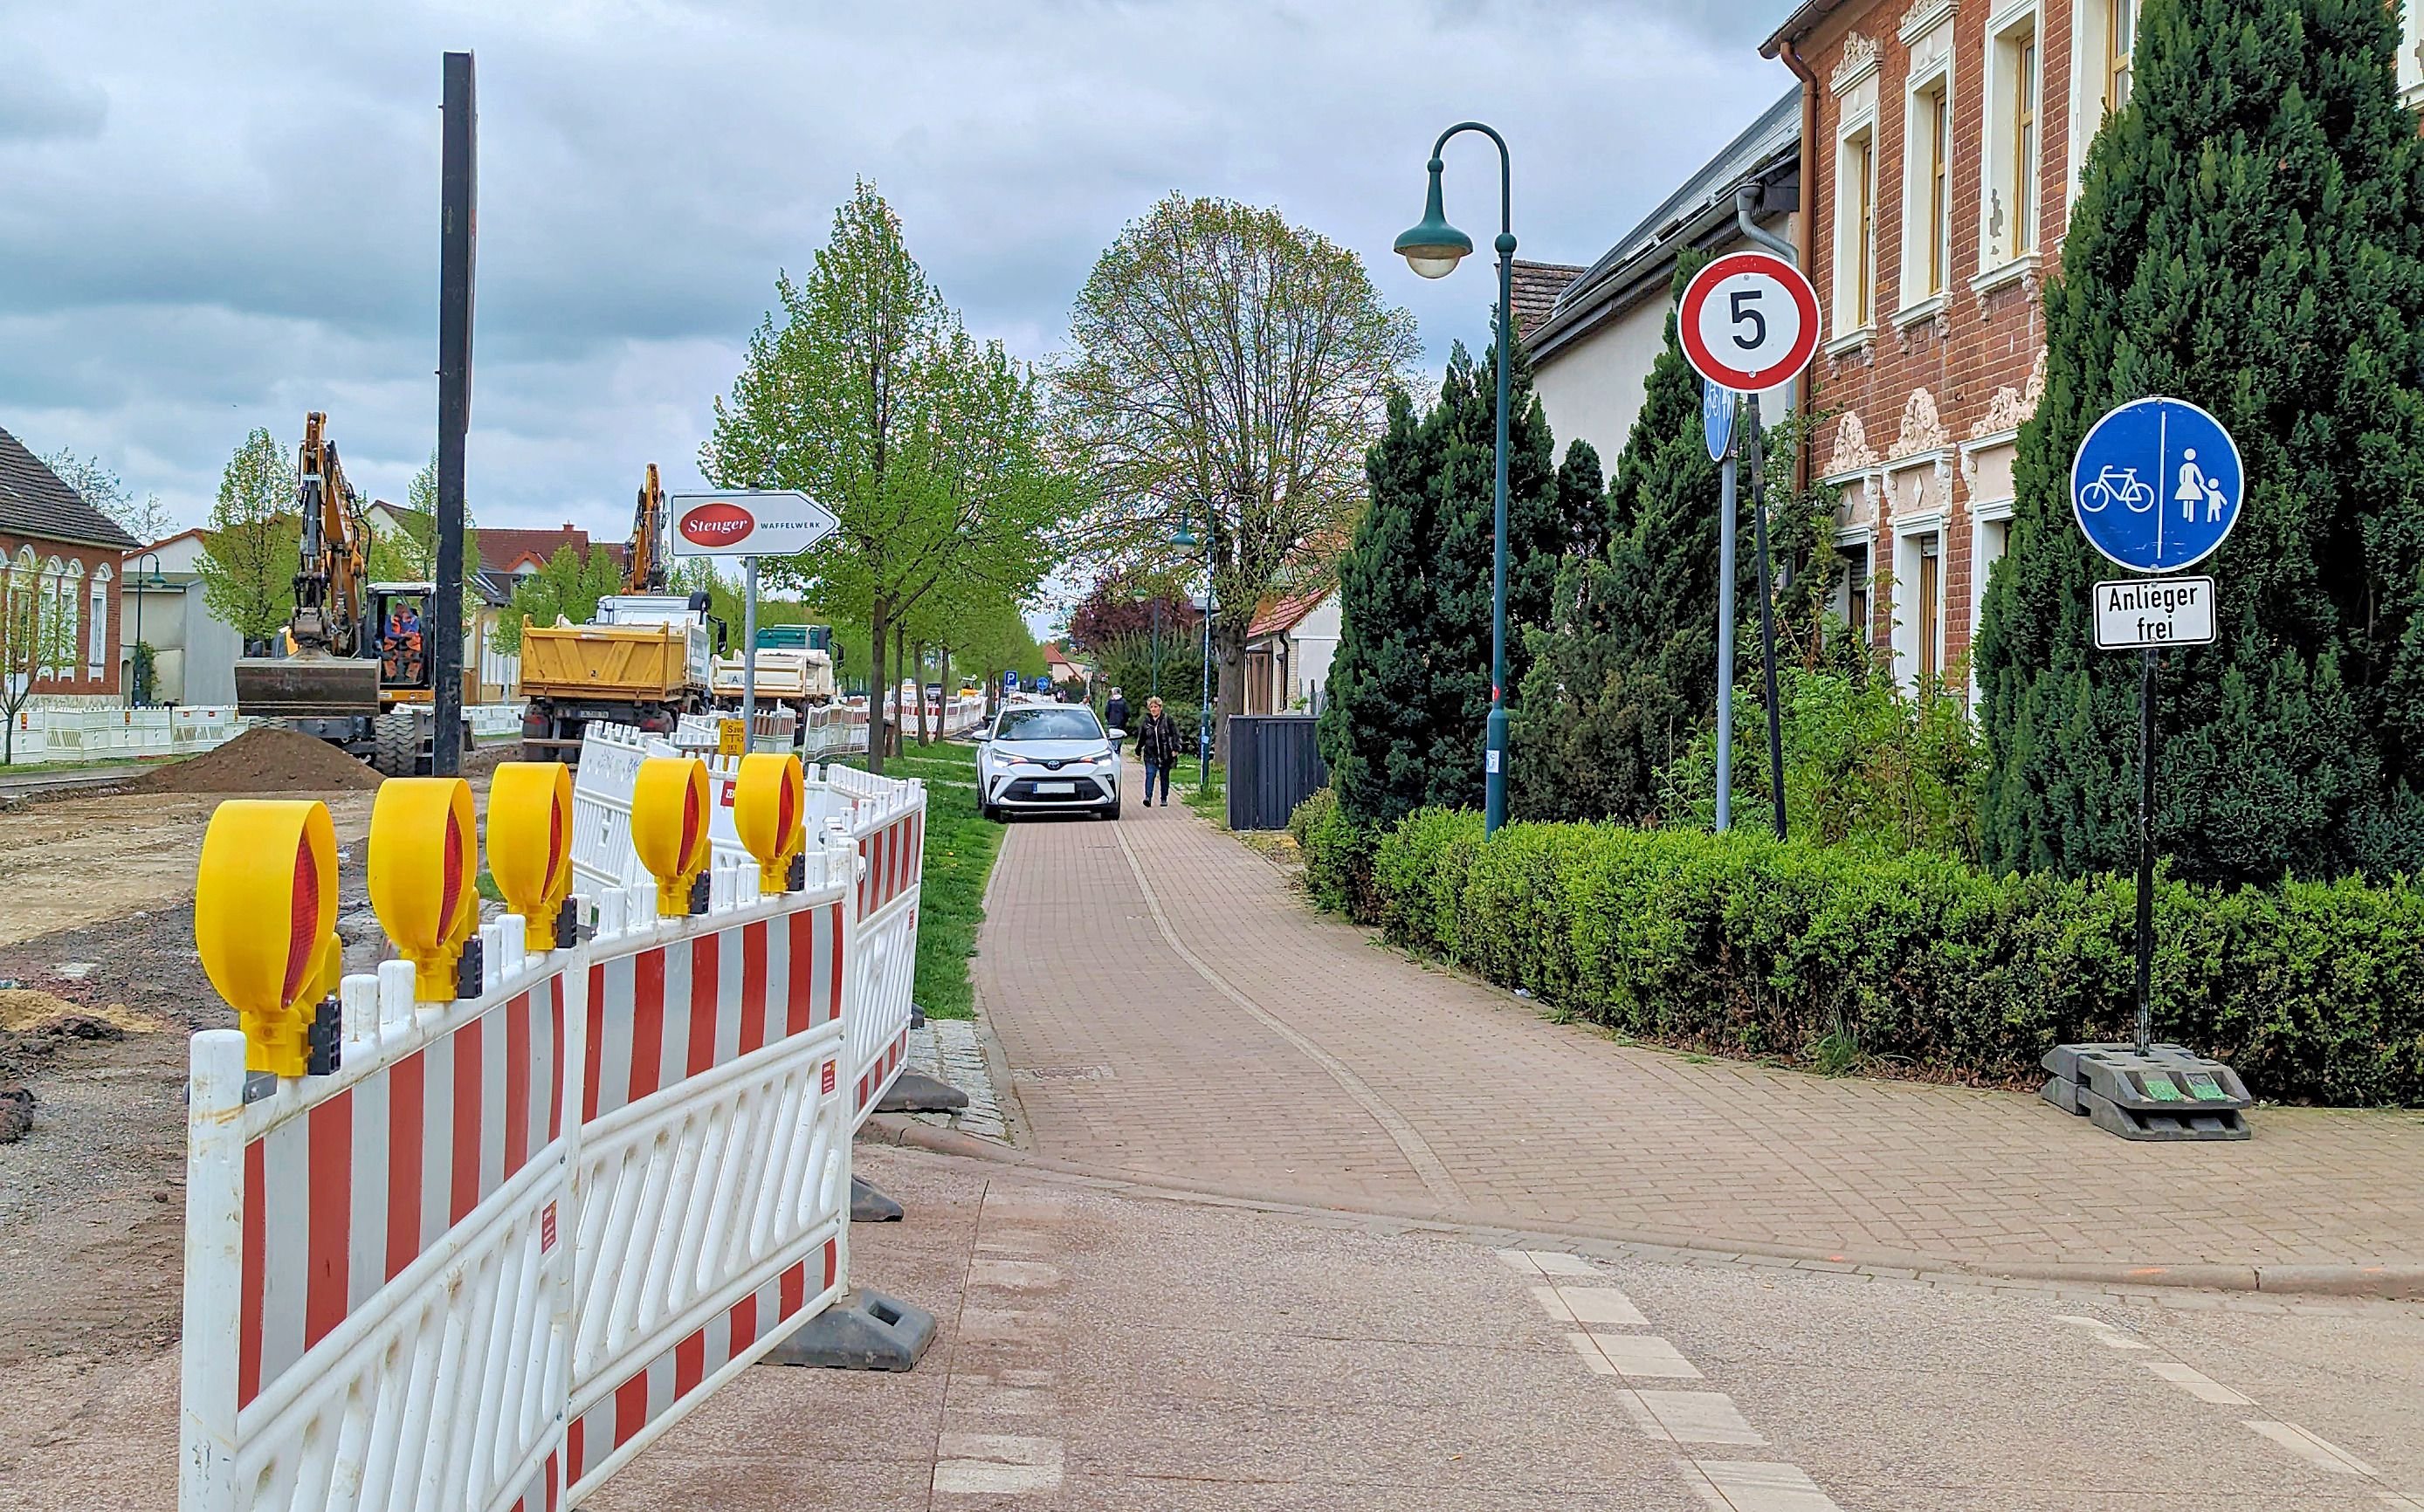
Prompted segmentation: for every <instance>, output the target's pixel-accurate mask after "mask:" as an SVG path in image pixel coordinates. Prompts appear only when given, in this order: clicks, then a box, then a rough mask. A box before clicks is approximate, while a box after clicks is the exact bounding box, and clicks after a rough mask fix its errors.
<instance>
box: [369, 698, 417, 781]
mask: <svg viewBox="0 0 2424 1512" xmlns="http://www.w3.org/2000/svg"><path fill="white" fill-rule="evenodd" d="M420 762H421V727H420V723H419V722H418V721H417V720H415V719H414V718H413V717H412V710H411V709H408V708H391V709H389V710H388V711H387V712H386V713H384V714H381V715H380V716H379V717H378V718H376V719H375V720H373V721H371V770H372V771H374V772H377V773H378V774H379V775H380V776H382V777H409V776H411V775H412V772H413V768H414V767H416V766H418V765H419V764H420Z"/></svg>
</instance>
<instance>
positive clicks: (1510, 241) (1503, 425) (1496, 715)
mask: <svg viewBox="0 0 2424 1512" xmlns="http://www.w3.org/2000/svg"><path fill="white" fill-rule="evenodd" d="M1499 171H1500V173H1501V174H1502V175H1503V174H1505V173H1507V158H1506V155H1505V152H1504V151H1503V150H1502V151H1501V153H1500V155H1499ZM1501 186H1502V188H1503V187H1505V185H1504V184H1503V183H1502V185H1501ZM1502 198H1504V197H1503V196H1502ZM1502 224H1504V223H1503V222H1502ZM1496 245H1497V247H1498V437H1497V451H1498V457H1497V482H1496V485H1495V487H1494V490H1493V491H1494V493H1495V496H1496V497H1495V501H1494V502H1495V505H1496V521H1495V525H1494V527H1493V531H1492V535H1491V548H1490V722H1489V725H1488V728H1487V731H1486V733H1485V736H1484V740H1483V742H1482V743H1483V746H1484V748H1485V750H1486V752H1487V755H1486V756H1484V757H1483V758H1482V759H1483V773H1482V777H1483V781H1482V810H1481V833H1482V835H1483V836H1485V837H1486V836H1492V835H1495V834H1497V833H1498V831H1499V827H1500V826H1501V825H1504V824H1505V823H1506V822H1507V371H1508V365H1509V362H1510V361H1511V359H1512V354H1511V353H1510V352H1509V351H1508V348H1509V347H1511V346H1513V345H1514V344H1515V321H1514V310H1515V233H1514V231H1512V230H1511V229H1510V230H1502V231H1499V233H1498V241H1497V244H1496Z"/></svg>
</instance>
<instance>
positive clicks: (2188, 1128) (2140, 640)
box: [2039, 396, 2253, 1140]
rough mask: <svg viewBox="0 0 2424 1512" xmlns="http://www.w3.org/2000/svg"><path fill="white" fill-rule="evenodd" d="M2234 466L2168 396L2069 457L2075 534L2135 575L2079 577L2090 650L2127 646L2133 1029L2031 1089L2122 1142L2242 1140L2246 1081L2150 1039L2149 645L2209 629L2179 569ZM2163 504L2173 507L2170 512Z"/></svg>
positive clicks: (2228, 486) (2152, 667)
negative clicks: (2132, 787)
mask: <svg viewBox="0 0 2424 1512" xmlns="http://www.w3.org/2000/svg"><path fill="white" fill-rule="evenodd" d="M2245 489H2246V472H2245V466H2244V462H2243V460H2242V459H2241V456H2240V453H2239V443H2238V442H2237V441H2235V440H2233V439H2232V438H2231V436H2230V433H2229V432H2228V431H2227V430H2226V429H2225V428H2224V426H2223V424H2222V422H2220V421H2218V420H2216V419H2215V418H2214V417H2213V416H2211V415H2209V414H2208V413H2206V412H2205V411H2204V410H2202V409H2200V408H2198V407H2197V406H2194V405H2192V404H2189V403H2187V402H2186V401H2184V400H2179V399H2167V398H2162V397H2160V396H2149V397H2147V398H2144V399H2132V400H2129V402H2127V403H2125V404H2121V405H2117V406H2113V409H2111V410H2110V411H2108V412H2107V413H2106V414H2105V415H2103V416H2102V417H2101V418H2100V419H2098V420H2097V422H2096V423H2095V424H2094V425H2092V426H2090V427H2088V431H2087V435H2086V436H2085V437H2084V438H2081V441H2080V443H2079V452H2078V454H2077V455H2076V456H2074V457H2073V458H2072V460H2071V466H2070V504H2071V513H2072V517H2074V518H2075V519H2076V520H2077V521H2078V524H2079V529H2080V533H2081V534H2082V535H2084V536H2086V537H2087V543H2088V545H2090V546H2092V547H2094V548H2095V549H2096V550H2097V552H2098V553H2099V554H2100V555H2102V556H2103V557H2104V558H2105V559H2106V560H2107V561H2109V562H2111V563H2112V564H2113V565H2115V566H2117V567H2120V568H2122V569H2124V570H2125V571H2128V572H2130V573H2135V574H2139V575H2140V576H2136V577H2131V578H2122V579H2113V580H2110V581H2103V582H2097V583H2092V584H2090V585H2089V587H2088V595H2089V602H2088V610H2089V616H2088V617H2089V621H2090V623H2091V624H2092V625H2093V627H2094V629H2095V635H2096V645H2097V649H2099V650H2108V651H2117V650H2135V651H2136V652H2137V653H2138V835H2137V841H2138V853H2137V858H2136V859H2137V863H2138V865H2137V872H2138V878H2137V882H2138V887H2137V892H2138V897H2137V905H2138V906H2137V919H2136V926H2137V927H2136V931H2135V932H2136V935H2137V940H2136V946H2137V962H2136V965H2137V972H2136V981H2135V983H2134V986H2135V988H2136V992H2135V996H2136V999H2137V1001H2136V1003H2135V1005H2134V1006H2135V1008H2136V1012H2135V1014H2134V1018H2135V1023H2134V1025H2133V1026H2132V1027H2133V1028H2134V1030H2135V1032H2134V1033H2133V1034H2132V1036H2131V1037H2130V1039H2129V1042H2113V1043H2104V1044H2097V1043H2081V1044H2058V1045H2055V1046H2054V1047H2053V1048H2052V1049H2051V1050H2049V1051H2048V1052H2046V1056H2045V1060H2044V1066H2045V1069H2046V1070H2047V1072H2049V1074H2050V1075H2049V1079H2048V1080H2047V1082H2046V1084H2045V1087H2044V1089H2043V1090H2042V1091H2041V1092H2040V1094H2039V1095H2041V1096H2042V1097H2044V1098H2045V1100H2046V1101H2047V1102H2049V1103H2051V1104H2053V1105H2054V1106H2056V1107H2059V1108H2061V1109H2063V1110H2064V1111H2065V1112H2067V1113H2075V1114H2078V1115H2079V1116H2081V1117H2082V1118H2086V1119H2090V1120H2092V1121H2093V1122H2095V1123H2096V1125H2097V1127H2098V1128H2101V1129H2104V1130H2106V1131H2108V1132H2110V1133H2113V1134H2117V1135H2119V1136H2121V1137H2122V1138H2125V1139H2165V1140H2170V1139H2244V1138H2248V1135H2249V1130H2248V1127H2247V1122H2246V1120H2245V1119H2244V1118H2243V1117H2241V1114H2242V1113H2243V1111H2244V1110H2245V1109H2246V1108H2247V1106H2249V1104H2250V1103H2251V1102H2252V1101H2253V1099H2252V1098H2250V1097H2249V1095H2248V1092H2247V1088H2246V1086H2245V1085H2244V1084H2243V1083H2241V1081H2240V1079H2239V1077H2238V1075H2237V1074H2235V1073H2234V1072H2232V1071H2231V1069H2230V1068H2229V1067H2228V1066H2226V1065H2224V1064H2223V1063H2222V1062H2221V1061H2219V1060H2214V1059H2210V1058H2207V1057H2204V1056H2200V1055H2197V1054H2194V1053H2193V1052H2192V1051H2190V1050H2189V1049H2187V1048H2185V1047H2184V1046H2181V1045H2177V1044H2158V1043H2156V1042H2155V1034H2154V1029H2155V1012H2154V1004H2155V766H2156V762H2157V760H2158V758H2159V756H2160V746H2159V740H2158V737H2159V734H2160V732H2159V730H2158V729H2157V726H2156V707H2155V699H2156V694H2157V693H2158V692H2159V691H2160V689H2161V680H2162V649H2163V647H2165V646H2169V645H2206V644H2209V643H2210V642H2211V641H2212V640H2213V638H2214V629H2215V618H2216V615H2215V613H2214V600H2215V590H2216V583H2215V580H2213V579H2211V578H2189V577H2181V576H2178V575H2177V574H2179V573H2181V572H2182V571H2184V570H2185V569H2187V568H2189V567H2193V566H2195V565H2197V564H2198V563H2200V562H2202V561H2204V560H2205V559H2206V558H2208V557H2209V556H2211V555H2213V553H2214V552H2216V551H2218V550H2220V549H2222V543H2223V542H2224V540H2225V538H2227V537H2228V536H2229V534H2230V532H2231V528H2232V527H2233V526H2235V525H2236V524H2237V523H2238V522H2239V509H2240V503H2241V500H2242V499H2243V497H2244V495H2245ZM2175 510H2177V512H2178V513H2177V515H2175V514H2174V511H2175Z"/></svg>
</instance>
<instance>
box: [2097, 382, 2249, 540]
mask: <svg viewBox="0 0 2424 1512" xmlns="http://www.w3.org/2000/svg"><path fill="white" fill-rule="evenodd" d="M2246 488H2247V473H2246V470H2245V469H2244V468H2243V467H2242V466H2241V463H2240V459H2239V443H2238V442H2236V441H2234V440H2232V439H2231V438H2230V433H2229V432H2228V431H2226V430H2224V429H2223V428H2222V422H2220V421H2218V420H2216V419H2214V418H2213V417H2212V416H2211V415H2209V414H2207V413H2206V412H2205V411H2204V410H2202V409H2199V408H2198V407H2197V406H2194V405H2193V404H2190V403H2189V402H2188V401H2187V400H2185V399H2161V398H2147V399H2132V400H2131V401H2129V403H2128V404H2126V405H2122V406H2119V407H2118V408H2115V409H2113V410H2110V411H2108V412H2107V413H2106V414H2105V416H2104V418H2103V419H2102V420H2099V421H2097V422H2096V424H2095V425H2094V426H2093V427H2092V428H2090V429H2089V431H2088V433H2087V438H2086V439H2085V440H2083V441H2081V442H2080V443H2079V456H2078V459H2077V460H2076V461H2074V462H2072V463H2071V466H2070V508H2071V513H2072V514H2073V515H2075V516H2077V517H2078V519H2079V528H2080V529H2081V530H2082V531H2084V532H2086V533H2087V541H2088V544H2089V545H2091V546H2093V547H2095V548H2096V549H2097V550H2098V551H2101V552H2103V553H2104V554H2105V555H2106V556H2107V557H2109V558H2111V559H2112V560H2113V562H2114V563H2116V564H2118V565H2121V566H2125V567H2128V568H2129V570H2131V571H2132V572H2180V571H2185V570H2186V569H2188V568H2190V567H2193V566H2195V565H2197V564H2198V563H2200V562H2202V561H2204V560H2205V559H2206V558H2207V557H2209V556H2211V555H2213V553H2214V552H2215V551H2217V550H2219V549H2221V547H2222V543H2223V539H2224V537H2225V536H2227V535H2229V533H2230V528H2231V527H2232V526H2233V525H2236V524H2238V523H2239V504H2240V501H2241V498H2242V497H2243V496H2244V494H2245V492H2246Z"/></svg>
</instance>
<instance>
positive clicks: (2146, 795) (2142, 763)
mask: <svg viewBox="0 0 2424 1512" xmlns="http://www.w3.org/2000/svg"><path fill="white" fill-rule="evenodd" d="M2156 655H2157V653H2156V652H2155V650H2154V648H2153V647H2151V646H2149V647H2148V648H2146V649H2145V650H2144V651H2141V652H2140V653H2139V656H2140V658H2141V661H2140V665H2139V675H2138V1053H2139V1054H2140V1055H2145V1053H2146V1046H2147V1042H2149V1041H2150V1040H2151V1039H2152V1038H2153V1036H2154V1017H2155V1015H2154V987H2155V678H2156V672H2157V661H2156Z"/></svg>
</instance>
